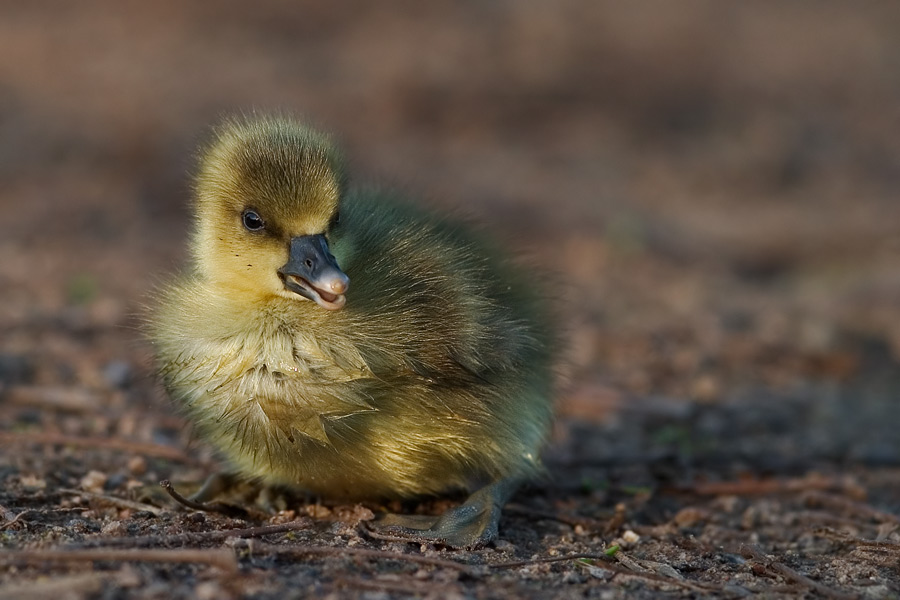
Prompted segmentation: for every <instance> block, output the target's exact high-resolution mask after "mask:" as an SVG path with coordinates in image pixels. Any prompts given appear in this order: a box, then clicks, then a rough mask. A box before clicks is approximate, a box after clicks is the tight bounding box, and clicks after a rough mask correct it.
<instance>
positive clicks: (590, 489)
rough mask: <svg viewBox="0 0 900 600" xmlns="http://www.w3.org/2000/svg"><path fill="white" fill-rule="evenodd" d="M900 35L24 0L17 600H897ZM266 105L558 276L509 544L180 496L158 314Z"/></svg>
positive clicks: (373, 176)
mask: <svg viewBox="0 0 900 600" xmlns="http://www.w3.org/2000/svg"><path fill="white" fill-rule="evenodd" d="M898 31H900V5H897V4H893V3H863V4H860V3H840V2H833V1H830V0H823V1H822V2H816V3H811V2H801V3H790V4H787V3H740V2H710V3H703V2H693V1H689V2H680V3H661V2H655V3H596V2H577V1H574V0H573V1H569V0H564V1H558V2H552V3H551V2H546V3H525V2H513V1H512V0H500V1H497V2H482V3H476V2H444V1H439V2H430V3H427V4H426V3H417V2H387V3H385V2H380V3H362V2H359V3H334V4H332V5H326V3H316V2H278V1H275V0H272V1H269V0H258V1H257V2H253V3H237V2H233V3H232V2H228V3H226V2H220V3H176V2H156V3H139V2H124V3H104V2H98V1H85V2H78V3H69V2H47V3H25V2H7V3H4V4H3V6H2V7H0V182H2V186H0V210H2V212H0V215H2V216H0V226H2V235H0V300H2V302H0V419H2V424H0V448H2V453H0V481H2V488H0V546H2V548H3V552H2V554H0V563H2V564H3V569H2V571H0V598H2V599H6V598H46V597H54V598H58V599H63V598H167V599H168V598H201V599H203V598H241V597H259V598H273V599H274V598H279V599H281V598H301V597H319V596H329V595H330V596H331V597H335V598H337V597H360V598H372V599H375V598H386V597H391V598H393V597H407V596H420V597H430V598H469V597H471V598H501V597H523V598H573V597H582V596H583V597H598V598H622V597H629V598H657V597H685V596H687V597H726V598H740V597H744V596H749V595H755V594H760V595H763V596H765V597H775V598H777V597H784V598H793V597H798V596H801V597H802V596H805V597H829V598H831V597H833V598H845V597H859V598H898V597H900V432H898V429H900V402H898V393H900V369H898V361H900V135H898V131H900V36H898V35H897V32H898ZM273 109H280V110H285V111H289V112H292V113H296V114H302V115H306V116H307V117H308V118H309V119H311V120H312V121H314V122H315V123H317V124H319V125H320V126H322V127H325V128H327V129H329V130H331V131H334V132H335V133H336V134H337V135H338V137H339V138H340V139H341V140H342V141H343V144H344V146H345V147H346V149H347V153H348V155H349V156H350V157H351V159H352V163H353V165H354V172H355V173H356V174H357V178H358V179H366V180H374V181H380V182H384V183H386V184H388V185H392V186H396V187H400V188H401V189H404V190H406V191H407V192H409V193H410V194H411V195H414V196H417V197H420V198H422V199H423V202H427V203H430V204H432V205H436V206H440V207H448V208H453V209H460V210H463V211H465V212H469V213H473V214H474V215H476V216H477V217H478V218H479V219H480V220H481V221H482V222H483V223H484V224H485V226H486V227H487V228H489V229H490V230H491V231H494V232H496V233H497V236H498V237H500V238H502V239H505V240H506V241H507V244H508V245H509V246H510V247H511V248H513V249H515V250H517V251H520V252H522V253H525V254H528V255H531V256H532V257H534V258H535V259H537V260H539V261H540V262H541V263H542V264H543V265H545V266H547V267H549V268H550V269H552V270H553V271H555V272H556V274H557V275H556V280H557V281H556V284H555V285H556V287H557V290H558V297H559V306H560V309H561V312H562V313H563V314H564V315H565V320H566V339H567V340H568V342H569V343H568V347H569V348H570V351H569V352H568V355H567V367H566V369H565V370H566V379H565V383H564V385H563V386H562V390H561V392H560V395H559V402H558V407H559V415H560V418H559V422H558V426H557V427H556V429H555V431H554V436H553V439H552V441H551V444H550V446H549V447H548V450H547V452H546V456H545V461H546V463H547V465H548V471H549V475H548V477H547V479H546V480H543V481H540V482H536V483H535V484H534V485H532V486H531V487H530V488H529V489H527V490H523V491H522V492H521V493H520V494H519V495H518V496H517V497H516V498H515V500H514V503H513V505H512V506H510V508H509V509H508V510H507V511H506V513H505V516H504V519H503V521H502V523H501V532H500V537H501V539H500V541H498V542H497V543H496V544H494V545H492V546H491V547H488V548H486V549H483V550H479V551H474V552H461V551H451V550H447V549H443V548H435V547H420V546H417V545H411V544H406V543H401V542H391V541H384V540H378V539H373V538H372V537H371V536H369V535H367V534H365V532H364V530H363V529H361V527H364V524H365V522H366V519H368V518H369V517H370V516H371V511H370V510H369V508H364V507H341V506H323V505H317V504H308V503H306V502H305V501H303V500H300V499H295V500H294V501H293V503H291V504H289V505H286V506H285V510H284V511H282V512H281V513H279V514H277V515H274V516H273V515H265V514H259V513H257V512H253V511H251V512H250V513H247V512H244V513H241V514H231V515H223V514H217V513H199V512H191V511H189V510H187V509H184V508H182V507H180V506H179V505H177V504H176V503H174V502H173V501H172V500H171V499H170V498H169V497H168V496H166V495H165V493H164V492H163V491H162V490H161V489H160V488H159V486H158V482H159V480H160V479H171V480H172V481H173V482H175V484H176V486H177V487H178V488H179V489H182V488H183V489H185V490H188V489H190V488H191V487H192V486H194V485H196V484H197V483H198V482H200V481H202V479H203V478H204V477H205V476H206V475H207V474H209V473H211V472H213V471H215V470H216V468H217V463H216V462H215V458H214V456H213V455H212V453H211V452H210V451H209V449H208V448H207V447H206V446H204V445H203V444H202V443H200V442H198V441H196V440H193V439H192V437H191V434H190V428H189V426H188V425H187V424H186V423H184V422H183V420H182V419H181V418H180V417H179V416H178V415H177V412H176V411H175V410H174V408H173V407H172V406H171V405H170V403H169V401H168V400H167V399H166V398H165V397H164V395H163V394H162V393H161V391H160V390H159V388H158V386H157V384H156V383H155V382H154V378H153V374H152V368H151V366H150V365H151V360H150V349H149V347H148V345H147V344H146V343H145V341H144V340H143V339H142V336H141V334H140V319H139V317H138V316H137V315H139V314H140V312H141V307H142V304H143V303H144V302H146V298H147V295H148V292H149V291H150V290H152V289H153V287H154V286H155V285H157V284H158V282H160V281H162V280H164V279H165V278H166V276H167V274H168V273H171V272H173V271H174V270H176V269H177V268H178V266H179V265H180V264H182V263H183V260H184V256H185V245H184V241H185V233H186V231H187V228H188V225H189V222H188V212H187V210H186V201H187V198H188V197H189V188H190V183H189V182H190V180H189V175H188V174H189V172H190V170H191V168H192V164H193V151H194V150H193V149H194V148H195V147H196V146H197V144H198V143H199V141H200V140H202V139H203V136H204V135H205V132H206V131H207V127H208V125H209V124H210V123H213V122H215V121H216V120H217V119H219V118H220V117H221V116H222V115H223V114H229V113H233V112H239V111H243V112H248V111H252V110H273ZM445 506H446V503H445V502H443V501H434V502H425V503H422V504H421V505H419V506H416V505H412V506H408V507H406V508H407V509H408V510H421V511H436V510H441V509H442V508H443V507H445ZM370 508H375V509H377V508H378V507H370ZM395 508H396V507H395ZM275 524H285V525H284V526H283V527H282V529H281V530H276V532H273V530H271V529H259V528H260V527H263V526H267V525H275ZM247 529H250V530H249V531H238V530H247ZM278 531H280V532H278ZM144 536H146V537H144ZM58 550H68V552H69V554H66V555H65V556H58V555H55V554H53V552H55V551H58ZM128 552H134V553H136V554H132V555H129V554H127V553H128ZM92 553H93V554H92ZM575 554H585V555H589V557H587V558H582V559H577V558H566V557H570V556H572V555H575ZM550 559H553V562H550ZM557 559H559V560H557Z"/></svg>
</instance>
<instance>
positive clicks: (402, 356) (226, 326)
mask: <svg viewBox="0 0 900 600" xmlns="http://www.w3.org/2000/svg"><path fill="white" fill-rule="evenodd" d="M213 137H214V140H213V141H212V142H211V143H210V144H209V145H208V146H207V147H206V149H205V150H204V152H203V154H202V159H201V162H200V168H199V173H198V176H197V180H196V186H195V198H194V212H195V224H194V225H195V226H194V231H193V235H192V238H191V244H190V247H191V251H192V256H193V261H192V268H191V269H190V270H189V271H188V272H187V273H185V274H184V275H183V276H181V277H180V278H179V279H177V280H176V281H174V282H173V283H171V284H170V285H169V286H167V287H165V288H164V289H163V290H162V291H161V292H160V293H159V298H158V302H157V306H156V308H155V309H154V310H153V311H152V314H151V317H150V337H151V340H152V342H153V344H154V346H155V351H156V354H157V359H158V365H159V371H160V373H161V376H162V379H163V382H164V384H165V386H166V388H167V390H168V392H169V394H170V395H171V396H172V397H173V398H174V399H175V400H176V401H177V402H178V403H180V404H181V406H182V407H183V409H184V411H185V412H186V414H187V416H188V418H189V419H191V421H192V422H193V423H194V424H195V426H196V427H197V429H198V431H199V432H200V433H201V435H202V436H203V437H205V438H206V439H207V440H208V441H209V442H210V443H212V444H213V445H214V446H215V447H216V448H217V449H218V450H219V451H220V452H221V454H222V455H223V457H224V458H225V459H226V460H227V462H228V463H229V464H230V466H231V468H232V469H233V473H234V474H235V475H236V476H238V477H240V478H245V479H247V480H257V481H262V482H265V483H267V484H276V485H287V486H291V487H294V488H297V489H300V490H303V491H305V492H308V493H313V494H316V495H319V496H320V497H323V498H328V499H334V500H370V501H380V500H387V499H408V498H418V497H424V496H436V495H444V494H449V493H452V492H458V491H466V492H469V493H470V494H471V495H470V496H469V498H468V500H467V501H466V502H465V503H464V504H462V505H460V506H458V507H456V508H452V509H450V510H448V511H447V512H445V513H444V514H443V515H441V516H439V517H434V518H422V517H413V516H402V515H387V516H386V517H385V518H384V519H383V520H382V521H381V524H382V526H384V527H387V528H390V529H391V530H392V531H393V532H395V533H397V534H400V535H404V536H407V537H408V538H409V539H411V540H413V541H430V542H434V543H439V544H445V545H448V546H451V547H467V548H474V547H479V546H483V545H484V544H486V543H489V542H491V541H492V540H494V539H496V537H497V525H498V521H499V518H500V511H501V508H502V506H503V505H504V504H505V502H506V501H507V500H508V499H509V497H510V496H511V495H512V494H513V493H514V491H515V490H516V489H517V487H518V486H519V485H520V484H521V483H522V482H524V481H526V480H528V479H530V478H532V477H534V476H535V475H536V474H538V473H540V472H541V466H540V461H539V457H538V454H539V451H540V449H541V446H542V445H543V443H544V441H545V438H546V436H547V432H548V428H549V425H550V420H551V413H552V387H553V369H552V363H553V359H552V357H553V355H554V336H553V332H552V328H551V327H550V326H549V324H548V319H547V315H546V313H545V302H544V301H543V299H542V297H541V295H540V294H539V293H538V292H536V283H535V281H534V279H535V278H534V277H533V275H532V274H531V273H529V272H527V271H525V270H520V269H519V268H517V267H515V266H514V265H512V264H511V263H510V262H509V261H508V260H507V259H505V258H504V257H503V256H502V255H501V254H500V253H499V252H498V251H497V249H496V248H495V247H494V246H493V244H492V243H491V240H490V239H489V236H487V235H485V234H483V233H479V232H476V231H474V230H472V229H470V228H468V227H466V226H464V225H462V224H460V223H457V222H454V221H452V220H449V219H446V218H442V217H440V216H437V215H434V214H432V213H430V212H427V211H425V210H423V209H422V208H420V207H418V206H416V205H414V204H410V203H406V202H404V201H402V200H401V199H399V198H398V197H397V196H396V195H394V194H391V193H388V192H384V191H379V190H376V189H370V188H363V187H351V186H349V185H348V182H347V179H346V177H345V174H344V168H343V164H342V159H341V156H340V154H339V153H338V151H337V150H336V149H335V147H334V146H333V144H332V142H331V140H330V139H329V137H327V136H326V135H323V134H322V133H319V132H317V131H315V130H313V129H310V128H308V127H307V126H305V125H303V124H301V123H299V122H297V121H294V120H292V119H290V118H287V117H280V116H279V117H262V118H260V117H255V118H250V119H233V120H230V121H227V122H226V123H224V124H223V125H221V126H220V127H218V128H217V129H216V130H215V132H214V136H213ZM214 487H215V486H212V488H214ZM212 488H210V489H212ZM211 494H213V492H210V491H209V489H207V490H206V491H205V492H204V491H201V493H200V496H201V497H206V496H209V495H211Z"/></svg>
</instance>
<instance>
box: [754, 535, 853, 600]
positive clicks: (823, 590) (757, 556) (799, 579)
mask: <svg viewBox="0 0 900 600" xmlns="http://www.w3.org/2000/svg"><path fill="white" fill-rule="evenodd" d="M741 555H742V556H743V557H744V558H749V559H753V560H755V561H757V562H759V563H761V564H762V565H763V567H765V568H766V569H768V570H769V571H773V572H775V573H777V574H779V575H781V576H782V577H784V578H785V579H788V580H790V581H793V582H795V583H799V584H801V585H804V586H806V587H808V588H810V589H812V590H814V591H816V592H818V593H820V594H822V595H823V596H825V597H827V598H836V599H839V600H849V599H851V598H858V596H857V595H856V594H845V593H844V592H839V591H836V590H833V589H831V588H829V587H827V586H825V585H822V584H821V583H819V582H818V581H814V580H812V579H810V578H809V577H807V576H806V575H803V574H802V573H798V572H797V571H795V570H794V569H792V568H790V567H789V566H787V565H785V564H782V563H780V562H778V561H775V560H772V559H770V558H769V557H768V556H766V555H765V554H763V553H762V551H761V550H760V549H759V548H757V547H755V546H751V545H749V544H742V545H741Z"/></svg>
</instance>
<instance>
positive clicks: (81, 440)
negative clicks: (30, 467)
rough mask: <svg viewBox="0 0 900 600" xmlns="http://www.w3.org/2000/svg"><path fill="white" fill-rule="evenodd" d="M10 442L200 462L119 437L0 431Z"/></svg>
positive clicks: (2, 442) (4, 440)
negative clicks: (119, 451) (112, 451)
mask: <svg viewBox="0 0 900 600" xmlns="http://www.w3.org/2000/svg"><path fill="white" fill-rule="evenodd" d="M10 444H45V445H60V446H77V447H80V448H101V449H104V450H121V451H122V452H129V453H131V454H138V455H141V456H152V457H155V458H165V459H167V460H173V461H177V462H181V463H187V464H200V461H198V460H196V459H195V458H192V457H190V456H188V455H187V454H185V453H184V452H182V451H181V450H179V449H178V448H173V447H172V446H163V445H162V444H151V443H145V442H131V441H128V440H123V439H119V438H98V437H79V436H74V435H65V434H61V433H50V432H32V431H2V432H0V445H4V446H8V445H10Z"/></svg>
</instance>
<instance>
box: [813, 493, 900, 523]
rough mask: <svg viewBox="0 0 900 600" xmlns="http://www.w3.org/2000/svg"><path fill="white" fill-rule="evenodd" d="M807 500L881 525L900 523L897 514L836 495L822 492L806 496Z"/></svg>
mask: <svg viewBox="0 0 900 600" xmlns="http://www.w3.org/2000/svg"><path fill="white" fill-rule="evenodd" d="M805 500H806V501H807V503H809V502H810V501H813V502H818V503H819V504H820V505H821V506H823V507H825V508H827V509H831V510H843V511H845V512H850V513H852V514H855V515H857V516H859V517H863V518H866V519H872V520H875V521H878V522H881V523H900V517H898V516H897V515H895V514H892V513H889V512H884V511H881V510H878V509H877V508H875V507H873V506H870V505H868V504H863V503H862V502H857V501H855V500H851V499H849V498H844V497H843V496H835V495H834V494H826V493H822V492H810V493H808V494H806V496H805Z"/></svg>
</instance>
